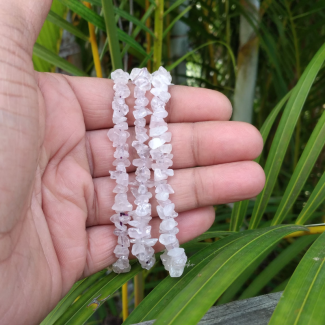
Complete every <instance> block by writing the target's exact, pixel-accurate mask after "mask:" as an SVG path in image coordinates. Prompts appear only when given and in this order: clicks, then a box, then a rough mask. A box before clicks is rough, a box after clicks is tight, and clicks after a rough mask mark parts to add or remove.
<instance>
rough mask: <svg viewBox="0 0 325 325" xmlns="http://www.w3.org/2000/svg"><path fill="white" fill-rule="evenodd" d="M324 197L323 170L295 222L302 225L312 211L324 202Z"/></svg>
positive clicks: (324, 174) (324, 175) (324, 178)
mask: <svg viewBox="0 0 325 325" xmlns="http://www.w3.org/2000/svg"><path fill="white" fill-rule="evenodd" d="M324 198H325V172H324V173H323V176H322V177H321V179H320V180H319V181H318V183H317V185H316V187H315V188H314V190H313V192H312V193H311V195H310V197H309V199H308V201H307V203H306V205H305V206H304V208H303V209H302V211H301V212H300V214H299V216H298V218H297V221H296V224H297V225H303V224H304V223H305V222H306V221H307V220H308V219H309V218H310V217H311V216H312V215H313V213H314V211H315V210H316V209H317V208H318V207H319V206H320V205H321V204H322V202H324Z"/></svg>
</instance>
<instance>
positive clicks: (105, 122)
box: [64, 76, 232, 130]
mask: <svg viewBox="0 0 325 325" xmlns="http://www.w3.org/2000/svg"><path fill="white" fill-rule="evenodd" d="M64 78H66V80H67V81H68V83H69V85H70V87H71V88H72V90H73V91H74V93H75V95H76V98H77V100H78V102H79V104H80V106H81V109H82V111H83V116H84V120H85V125H86V129H87V130H97V129H104V128H110V127H113V122H112V115H113V110H112V101H113V96H114V91H113V81H112V80H110V79H100V78H87V77H70V76H64ZM129 86H130V89H131V95H130V97H128V98H127V99H126V103H127V104H128V106H129V108H130V111H129V113H128V115H127V118H128V123H129V125H133V123H134V116H133V114H132V112H133V106H134V97H133V87H134V86H133V85H132V84H131V83H129ZM169 92H170V94H171V99H170V100H169V102H168V103H167V105H166V110H167V111H168V117H167V119H166V121H167V122H168V123H181V122H187V123H189V122H202V121H227V120H229V119H230V117H231V114H232V107H231V104H230V101H229V100H228V98H227V97H226V96H225V95H223V94H222V93H219V92H217V91H214V90H210V89H203V88H194V87H187V86H170V87H169ZM146 96H147V98H148V99H149V100H151V98H152V97H153V95H152V94H151V93H150V92H147V93H146ZM149 105H150V104H149ZM149 108H150V106H149ZM147 119H148V120H149V119H150V116H147Z"/></svg>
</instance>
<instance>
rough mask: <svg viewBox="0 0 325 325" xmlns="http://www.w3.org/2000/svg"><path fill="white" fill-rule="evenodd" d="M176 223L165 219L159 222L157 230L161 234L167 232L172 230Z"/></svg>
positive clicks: (173, 220) (170, 219)
mask: <svg viewBox="0 0 325 325" xmlns="http://www.w3.org/2000/svg"><path fill="white" fill-rule="evenodd" d="M177 225H178V223H177V222H176V221H175V219H173V218H169V219H165V220H163V221H162V222H161V224H160V226H159V229H160V231H161V232H168V231H170V230H172V229H174V228H175V227H176V226H177Z"/></svg>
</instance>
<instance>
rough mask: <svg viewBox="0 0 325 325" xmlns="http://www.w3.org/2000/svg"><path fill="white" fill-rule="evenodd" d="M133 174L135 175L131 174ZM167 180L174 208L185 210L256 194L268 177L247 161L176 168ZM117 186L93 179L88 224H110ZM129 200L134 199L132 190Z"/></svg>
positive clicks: (153, 206) (112, 181)
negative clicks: (92, 203)
mask: <svg viewBox="0 0 325 325" xmlns="http://www.w3.org/2000/svg"><path fill="white" fill-rule="evenodd" d="M132 177H133V175H131V176H130V178H132ZM168 182H169V184H170V185H171V186H172V187H173V189H174V191H175V194H172V195H171V197H170V198H171V200H172V201H173V202H174V203H175V210H176V211H177V212H183V211H188V210H191V209H195V208H198V207H204V206H209V205H214V204H224V203H230V202H236V201H241V200H245V199H248V198H252V197H255V196H256V195H257V194H258V193H259V192H260V191H261V190H262V189H263V186H264V182H265V176H264V171H263V169H262V168H261V167H260V165H258V164H257V163H255V162H252V161H244V162H234V163H228V164H222V165H217V166H209V167H198V168H188V169H180V170H176V171H175V175H174V176H173V177H171V178H170V179H168ZM114 186H115V182H114V180H111V179H110V178H109V177H102V178H96V179H94V188H95V193H96V199H95V201H96V204H95V208H94V209H93V210H89V215H88V219H87V225H88V226H93V225H99V224H110V223H111V221H110V220H109V218H110V216H111V215H113V214H114V211H113V210H112V205H113V203H114V197H115V193H113V188H114ZM152 193H153V198H152V199H151V204H152V215H153V216H157V213H156V200H155V198H154V195H155V193H154V189H152ZM129 201H130V202H131V203H133V201H134V198H133V196H132V194H131V193H129Z"/></svg>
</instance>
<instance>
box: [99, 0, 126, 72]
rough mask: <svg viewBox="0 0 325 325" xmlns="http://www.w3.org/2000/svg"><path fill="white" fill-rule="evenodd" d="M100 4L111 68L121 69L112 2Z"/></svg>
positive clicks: (104, 0) (105, 0) (103, 1)
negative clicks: (101, 5)
mask: <svg viewBox="0 0 325 325" xmlns="http://www.w3.org/2000/svg"><path fill="white" fill-rule="evenodd" d="M102 4H103V12H104V18H105V24H106V32H107V38H108V46H109V51H110V54H111V60H112V67H113V70H116V69H123V65H122V57H121V53H120V45H119V41H118V37H117V27H116V23H115V19H114V7H113V3H112V0H102Z"/></svg>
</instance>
